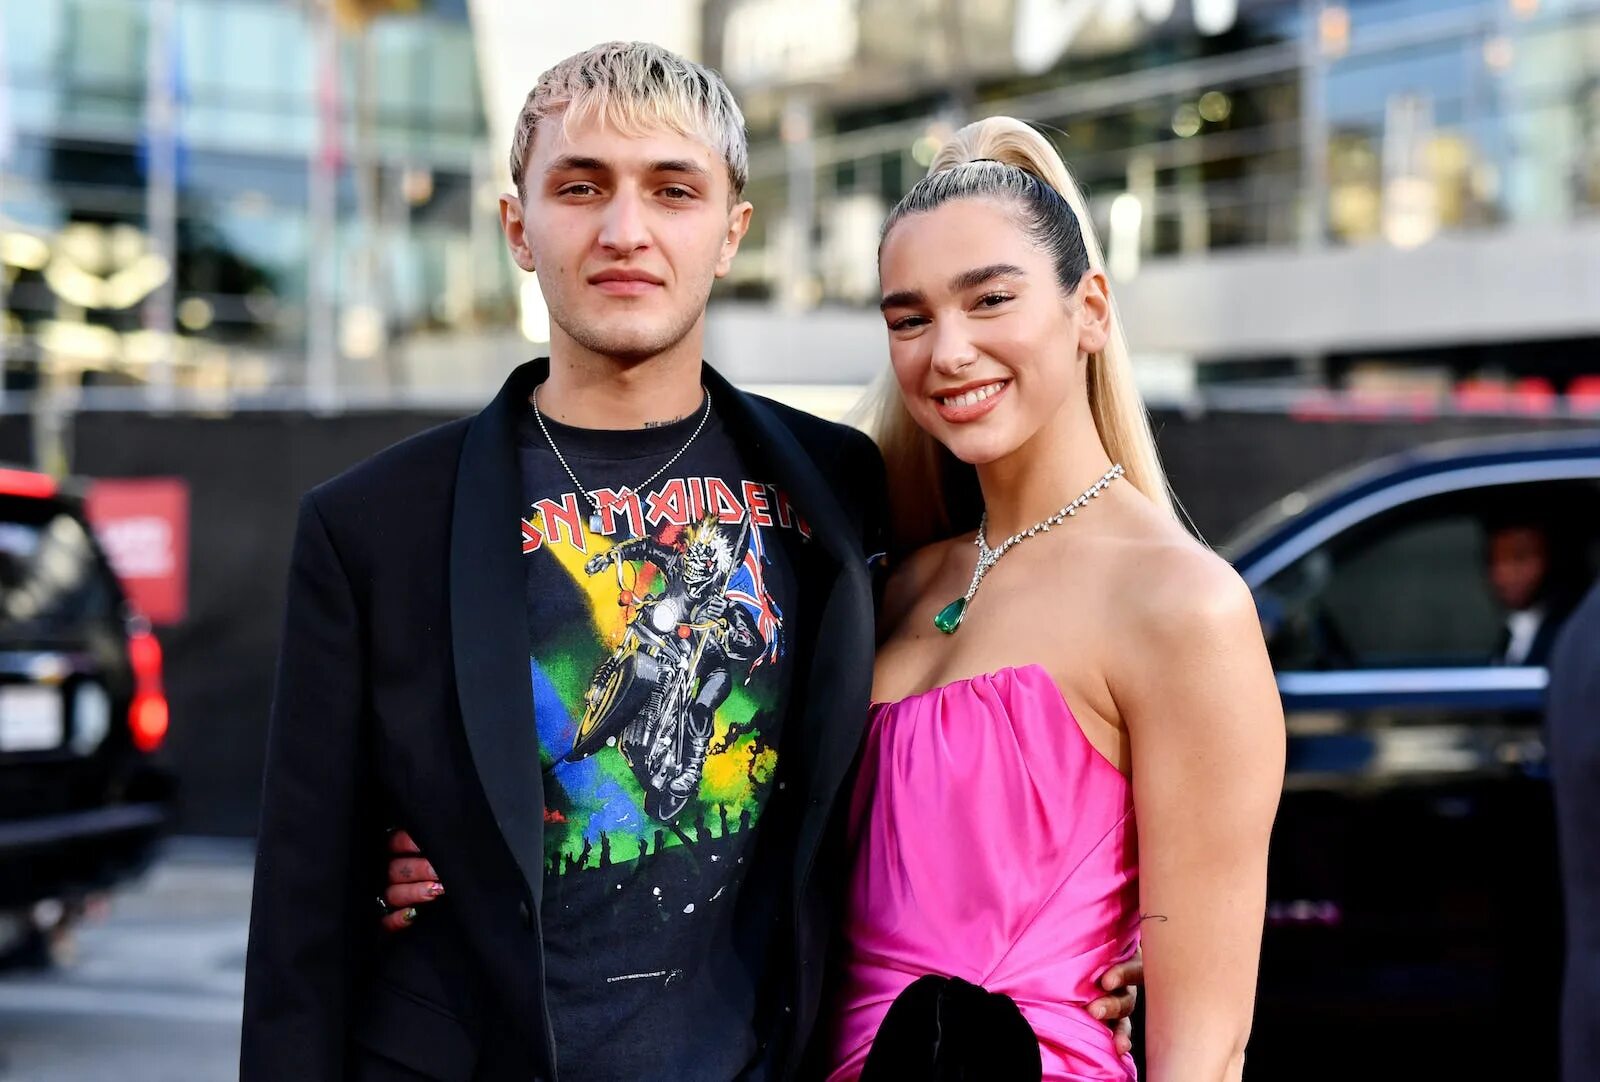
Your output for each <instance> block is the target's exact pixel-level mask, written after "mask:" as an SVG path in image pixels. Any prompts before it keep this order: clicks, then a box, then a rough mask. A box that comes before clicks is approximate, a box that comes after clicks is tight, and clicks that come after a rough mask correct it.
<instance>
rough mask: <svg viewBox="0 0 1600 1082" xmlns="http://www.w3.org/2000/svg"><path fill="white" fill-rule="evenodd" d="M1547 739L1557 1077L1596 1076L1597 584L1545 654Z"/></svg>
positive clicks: (1599, 935) (1599, 975) (1599, 1014)
mask: <svg viewBox="0 0 1600 1082" xmlns="http://www.w3.org/2000/svg"><path fill="white" fill-rule="evenodd" d="M1545 729H1546V743H1547V745H1548V747H1549V754H1550V767H1551V777H1552V779H1553V783H1554V787H1555V800H1556V828H1557V837H1558V841H1559V843H1560V852H1561V884H1562V891H1563V895H1564V898H1565V902H1566V922H1567V951H1566V979H1565V982H1564V987H1563V988H1562V993H1561V1077H1562V1078H1563V1079H1564V1080H1565V1082H1590V1080H1591V1079H1595V1078H1600V584H1597V585H1595V586H1594V587H1593V588H1592V589H1591V590H1590V591H1589V596H1588V597H1586V598H1585V599H1584V601H1583V603H1582V604H1580V605H1579V606H1578V607H1577V609H1576V610H1574V611H1573V613H1572V617H1571V619H1569V620H1568V621H1567V624H1566V628H1565V630H1564V631H1563V632H1562V633H1561V637H1560V639H1559V640H1558V641H1557V643H1556V647H1555V650H1554V652H1553V654H1552V656H1551V659H1550V693H1549V697H1548V699H1547V706H1546V712H1545Z"/></svg>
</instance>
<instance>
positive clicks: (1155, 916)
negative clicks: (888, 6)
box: [1139, 913, 1167, 924]
mask: <svg viewBox="0 0 1600 1082" xmlns="http://www.w3.org/2000/svg"><path fill="white" fill-rule="evenodd" d="M1147 920H1158V921H1160V922H1161V923H1162V924H1165V923H1167V918H1166V917H1163V916H1162V915H1161V914H1160V913H1140V914H1139V923H1140V924H1143V923H1144V922H1145V921H1147Z"/></svg>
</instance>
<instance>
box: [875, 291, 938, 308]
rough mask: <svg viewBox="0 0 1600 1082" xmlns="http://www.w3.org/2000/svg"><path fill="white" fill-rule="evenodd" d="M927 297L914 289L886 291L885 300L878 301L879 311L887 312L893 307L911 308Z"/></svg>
mask: <svg viewBox="0 0 1600 1082" xmlns="http://www.w3.org/2000/svg"><path fill="white" fill-rule="evenodd" d="M926 299H927V298H925V297H923V295H922V294H921V293H918V292H917V291H916V290H914V289H901V290H897V291H896V292H894V293H885V294H884V296H883V300H881V301H879V302H878V311H880V312H887V311H888V310H889V309H891V308H910V307H913V306H914V305H918V304H921V303H922V302H923V301H924V300H926Z"/></svg>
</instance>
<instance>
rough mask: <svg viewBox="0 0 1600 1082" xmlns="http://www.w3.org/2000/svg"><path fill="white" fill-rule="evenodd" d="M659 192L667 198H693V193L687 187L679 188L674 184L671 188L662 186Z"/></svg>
mask: <svg viewBox="0 0 1600 1082" xmlns="http://www.w3.org/2000/svg"><path fill="white" fill-rule="evenodd" d="M661 194H662V195H664V196H666V197H667V198H668V199H673V200H682V199H693V198H694V193H693V192H691V191H690V190H689V189H688V188H679V187H677V186H676V185H674V186H673V187H671V188H663V189H661Z"/></svg>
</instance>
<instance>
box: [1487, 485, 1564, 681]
mask: <svg viewBox="0 0 1600 1082" xmlns="http://www.w3.org/2000/svg"><path fill="white" fill-rule="evenodd" d="M1562 542H1563V538H1562V537H1561V536H1560V534H1559V533H1558V531H1557V530H1556V528H1555V527H1554V526H1553V525H1552V524H1551V523H1550V522H1549V521H1548V520H1547V519H1546V518H1545V517H1543V516H1540V515H1537V514H1533V513H1521V514H1517V513H1513V514H1505V515H1501V516H1499V517H1497V518H1496V519H1495V520H1494V521H1493V522H1492V523H1491V524H1490V526H1489V529H1488V536H1487V543H1486V546H1485V547H1486V553H1485V563H1486V573H1487V576H1488V580H1489V589H1490V592H1491V593H1493V594H1494V598H1495V600H1496V601H1498V602H1499V603H1500V606H1501V608H1502V609H1503V610H1504V612H1505V616H1504V620H1505V624H1504V626H1503V627H1502V629H1501V632H1500V640H1499V642H1498V643H1497V645H1496V646H1495V653H1494V657H1493V659H1492V660H1493V661H1494V663H1495V664H1497V665H1543V664H1545V662H1546V661H1548V660H1549V657H1550V648H1551V647H1552V646H1554V645H1555V641H1556V636H1557V635H1558V634H1560V631H1561V625H1562V622H1563V621H1564V620H1565V619H1566V617H1567V614H1568V613H1569V612H1571V611H1572V604H1573V602H1574V601H1575V600H1576V592H1575V591H1574V590H1573V589H1572V586H1571V583H1570V582H1569V581H1568V580H1569V578H1570V576H1569V574H1567V572H1568V571H1569V567H1568V565H1569V564H1570V563H1571V561H1570V560H1564V559H1562V556H1563V555H1564V546H1563V544H1562Z"/></svg>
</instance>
